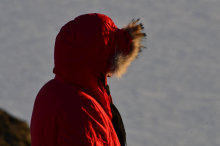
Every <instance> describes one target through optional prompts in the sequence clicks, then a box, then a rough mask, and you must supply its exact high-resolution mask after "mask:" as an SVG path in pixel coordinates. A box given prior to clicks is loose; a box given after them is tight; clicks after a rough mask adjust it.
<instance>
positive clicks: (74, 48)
mask: <svg viewBox="0 0 220 146" xmlns="http://www.w3.org/2000/svg"><path fill="white" fill-rule="evenodd" d="M136 23H137V21H132V22H131V23H129V24H128V26H126V27H125V28H123V29H118V28H117V26H116V25H115V24H114V22H113V21H112V20H111V18H109V17H108V16H106V15H103V14H98V13H92V14H84V15H81V16H78V17H76V18H75V19H74V20H72V21H70V22H68V23H67V24H65V25H64V26H63V27H62V28H61V30H60V32H59V33H58V35H57V37H56V42H55V54H54V60H55V67H54V71H53V72H54V73H55V74H56V75H59V76H61V77H62V78H64V79H66V80H71V78H74V76H82V75H83V76H84V77H85V76H88V77H89V78H90V79H94V80H96V79H97V77H98V76H99V75H100V73H101V72H103V73H106V72H110V73H112V74H113V75H116V76H117V77H120V76H121V75H122V74H124V73H125V72H126V68H127V67H128V66H129V65H130V63H131V62H132V61H133V60H134V59H135V58H136V57H137V56H138V52H139V51H140V48H141V40H142V38H144V37H145V34H144V33H142V32H141V30H142V29H143V27H142V24H138V25H136Z"/></svg>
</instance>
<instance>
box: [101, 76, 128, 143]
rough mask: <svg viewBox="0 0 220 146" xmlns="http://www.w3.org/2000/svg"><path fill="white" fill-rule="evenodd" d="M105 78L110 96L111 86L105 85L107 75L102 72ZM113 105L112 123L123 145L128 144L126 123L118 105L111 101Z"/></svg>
mask: <svg viewBox="0 0 220 146" xmlns="http://www.w3.org/2000/svg"><path fill="white" fill-rule="evenodd" d="M101 75H102V77H103V78H100V79H101V81H102V82H103V84H104V88H105V90H106V92H107V94H108V95H109V96H110V88H109V85H105V76H104V75H103V74H101ZM110 107H111V112H112V124H113V126H114V129H115V131H116V133H117V136H118V139H119V141H120V144H121V146H126V145H127V143H126V132H125V127H124V123H123V121H122V118H121V114H120V113H119V111H118V109H117V108H116V106H115V105H114V104H113V103H112V102H111V103H110Z"/></svg>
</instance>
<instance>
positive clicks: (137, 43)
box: [110, 19, 146, 78]
mask: <svg viewBox="0 0 220 146" xmlns="http://www.w3.org/2000/svg"><path fill="white" fill-rule="evenodd" d="M138 21H139V19H137V20H134V19H133V20H132V21H131V22H130V23H129V24H128V25H127V26H125V27H124V28H123V29H122V30H123V31H125V32H126V33H128V34H129V36H130V39H131V44H130V48H128V49H130V50H129V51H128V53H125V52H126V51H121V50H123V49H124V48H123V49H122V48H120V47H124V46H120V45H118V44H117V45H116V49H115V54H114V57H113V59H112V60H111V64H112V65H111V69H110V73H111V74H112V75H116V77H117V78H120V77H121V76H122V75H123V74H125V73H126V71H127V68H128V66H129V65H130V64H131V62H132V61H134V60H135V59H136V58H137V57H138V53H139V52H141V48H146V47H144V46H142V45H141V42H142V40H143V39H144V38H145V37H146V34H145V33H143V32H142V30H143V29H144V27H143V25H142V23H140V24H137V22H138ZM127 39H128V40H129V38H127ZM124 50H125V49H124Z"/></svg>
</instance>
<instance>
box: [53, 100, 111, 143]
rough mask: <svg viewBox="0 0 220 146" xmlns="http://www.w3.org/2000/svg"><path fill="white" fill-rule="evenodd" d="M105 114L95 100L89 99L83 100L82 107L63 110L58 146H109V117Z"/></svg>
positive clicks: (70, 107)
mask: <svg viewBox="0 0 220 146" xmlns="http://www.w3.org/2000/svg"><path fill="white" fill-rule="evenodd" d="M73 106H77V107H78V108H76V107H73ZM103 112H104V111H103V109H102V108H101V106H100V105H99V104H97V102H96V101H95V100H92V99H87V98H82V99H81V101H80V106H79V105H74V104H73V105H72V106H69V107H68V106H66V107H65V108H64V109H62V110H61V112H60V114H59V115H60V116H59V117H60V118H59V123H60V130H59V134H58V139H57V143H58V146H106V145H108V146H109V136H110V135H109V133H110V131H109V126H108V124H107V121H106V118H108V117H106V116H107V115H106V116H105V115H104V114H103Z"/></svg>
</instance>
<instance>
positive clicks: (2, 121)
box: [0, 109, 31, 146]
mask: <svg viewBox="0 0 220 146" xmlns="http://www.w3.org/2000/svg"><path fill="white" fill-rule="evenodd" d="M0 146H31V136H30V129H29V127H28V125H27V124H26V123H25V122H24V121H21V120H19V119H17V118H15V117H13V116H11V115H9V114H8V113H7V112H5V111H3V110H1V109H0Z"/></svg>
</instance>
